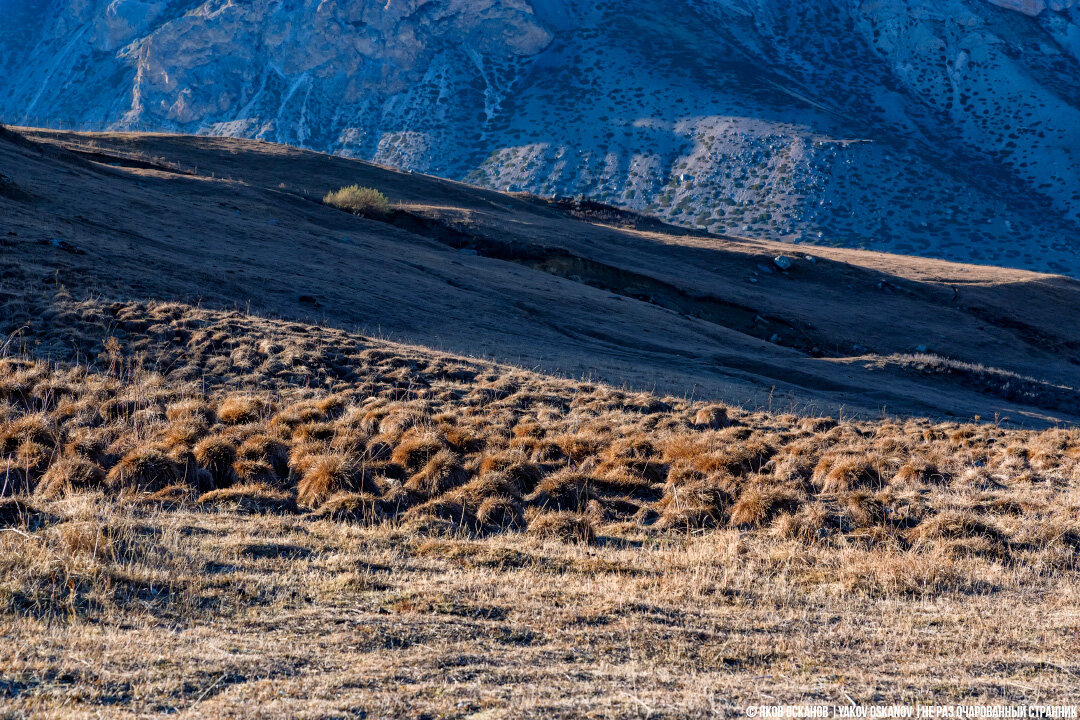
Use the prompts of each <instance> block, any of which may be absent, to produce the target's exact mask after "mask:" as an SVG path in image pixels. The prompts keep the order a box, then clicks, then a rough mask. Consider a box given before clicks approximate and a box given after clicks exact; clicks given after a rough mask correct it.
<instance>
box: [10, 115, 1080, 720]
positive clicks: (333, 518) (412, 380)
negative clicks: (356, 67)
mask: <svg viewBox="0 0 1080 720" xmlns="http://www.w3.org/2000/svg"><path fill="white" fill-rule="evenodd" d="M36 137H38V138H39V139H43V140H46V141H47V142H45V143H44V144H38V143H35V142H31V141H29V140H27V139H25V138H24V137H20V136H15V135H13V134H8V133H5V134H4V135H3V137H2V138H0V153H2V155H0V162H2V163H3V164H2V166H0V168H2V171H3V175H4V181H3V185H0V204H2V207H3V211H4V214H3V221H4V223H5V227H0V240H2V241H3V246H2V248H0V252H2V257H3V259H4V262H3V264H2V265H0V272H2V273H3V277H2V279H0V293H2V294H0V307H2V312H3V315H2V318H3V322H4V324H5V325H4V331H5V333H4V337H5V340H4V343H3V353H2V354H3V357H2V358H0V451H2V453H3V454H2V463H3V465H2V466H0V477H2V479H3V482H2V483H0V485H2V487H3V492H2V494H3V499H2V500H0V524H2V527H0V628H2V632H0V648H2V649H0V658H3V660H2V661H0V707H2V708H3V710H4V711H5V712H6V713H7V714H9V715H12V716H16V717H18V716H27V717H29V716H34V717H37V716H55V717H73V716H96V715H101V714H108V715H110V716H125V715H130V716H135V715H138V716H146V715H157V714H162V715H163V714H175V713H177V712H181V713H186V714H189V715H191V716H199V717H203V716H233V717H259V716H262V717H399V716H427V717H476V718H480V717H484V718H492V717H508V716H510V715H523V716H526V717H552V716H565V717H578V716H582V715H592V716H597V717H625V716H630V715H640V716H642V717H707V716H711V715H715V714H717V713H724V712H728V711H736V712H737V711H739V708H740V707H742V706H745V705H746V704H748V703H759V702H768V703H774V702H801V701H804V700H814V701H821V702H835V703H849V702H851V701H857V702H862V703H870V702H886V701H907V702H914V701H917V700H919V701H924V702H929V701H941V702H949V703H951V702H965V703H975V702H1024V701H1031V702H1034V701H1047V700H1060V701H1067V700H1073V701H1075V699H1076V697H1077V694H1078V693H1080V663H1078V662H1077V659H1076V655H1075V641H1076V637H1077V634H1078V632H1080V614H1078V613H1077V610H1076V607H1077V602H1076V598H1077V593H1078V591H1080V582H1078V580H1080V574H1078V569H1080V568H1078V560H1080V493H1078V488H1080V431H1077V430H1076V429H1075V428H1072V427H1071V423H1072V422H1073V421H1074V420H1075V417H1076V414H1077V412H1078V411H1077V405H1076V404H1075V402H1074V401H1073V398H1074V397H1075V392H1076V389H1075V388H1076V382H1075V377H1076V375H1075V371H1074V368H1075V367H1076V366H1075V365H1074V364H1073V363H1072V362H1071V360H1072V359H1073V353H1075V351H1076V339H1075V337H1074V335H1075V333H1076V332H1077V330H1076V328H1075V327H1073V326H1072V325H1071V324H1070V323H1069V322H1068V318H1069V317H1070V316H1071V315H1070V313H1073V312H1074V311H1075V308H1076V304H1075V298H1076V290H1077V284H1076V283H1075V282H1072V281H1068V280H1064V279H1061V278H1056V277H1049V276H1038V275H1031V274H1027V273H1020V272H1016V271H1001V270H996V269H992V268H979V267H973V266H972V267H958V266H953V265H948V264H945V263H938V262H931V261H926V260H913V259H908V258H890V257H888V256H882V255H874V254H869V253H856V252H850V251H847V252H845V251H830V252H829V253H828V254H820V255H818V256H817V257H816V258H815V260H814V262H811V261H810V260H808V259H806V258H805V257H804V256H802V255H795V254H794V253H792V250H791V248H789V247H785V246H781V245H776V244H769V243H757V242H752V241H746V240H735V239H730V238H721V237H714V236H695V235H687V234H683V233H679V232H678V231H675V230H672V229H671V228H668V227H665V226H663V225H659V224H657V223H655V222H653V221H651V220H649V219H648V218H641V217H636V216H627V215H625V214H622V213H618V212H616V211H612V210H610V209H608V208H604V207H600V206H595V205H591V204H589V203H585V202H569V201H567V202H548V201H543V200H538V199H535V198H529V197H516V196H504V195H498V194H495V193H488V192H482V191H476V190H474V189H472V188H468V187H466V186H461V185H455V184H452V183H445V182H442V181H437V180H434V179H432V178H426V177H419V176H411V175H407V174H400V173H394V172H390V171H387V170H384V169H381V168H377V167H374V166H370V165H366V164H363V163H358V162H353V161H348V160H342V159H338V158H331V157H327V156H321V155H314V154H311V153H300V152H297V151H291V150H287V149H284V148H278V147H274V146H268V145H261V144H257V143H249V142H239V141H225V140H212V141H210V140H201V139H189V138H172V137H158V136H154V137H146V136H142V137H138V136H67V135H65V136H57V135H52V134H38V135H36ZM76 151H77V152H76ZM196 168H197V169H196ZM353 182H357V183H358V184H360V185H364V186H373V187H377V188H378V189H380V190H382V191H383V192H385V193H386V194H387V195H388V196H389V197H390V198H391V200H393V201H395V202H396V203H398V205H397V208H396V209H395V210H393V211H392V212H391V213H390V214H389V215H387V216H386V217H383V218H381V219H378V220H375V219H365V218H359V217H355V216H351V215H348V214H346V213H343V212H341V211H338V210H334V209H332V208H328V207H325V206H323V205H321V204H320V203H319V202H318V199H319V198H322V197H323V196H324V195H325V194H326V192H327V191H328V190H330V189H336V188H337V187H340V186H343V185H347V184H352V183H353ZM462 250H466V251H468V252H462ZM779 254H787V255H788V256H789V257H790V258H791V259H792V267H791V268H790V269H789V270H788V271H786V272H782V271H781V270H780V268H779V267H778V266H776V265H775V264H774V263H772V258H773V257H775V256H777V255H779ZM759 266H760V267H759ZM766 269H768V271H766ZM750 280H755V281H756V282H750ZM248 302H250V303H251V306H250V309H249V307H248ZM875 312H877V313H878V315H877V316H876V318H875V317H874V313H875ZM363 327H367V328H369V331H366V332H365V331H364V330H362V329H358V328H363ZM380 328H381V330H382V332H381V333H379V332H376V333H372V332H371V330H378V329H380ZM766 332H772V334H774V335H777V336H779V337H778V338H772V337H771V336H770V337H769V338H764V339H763V338H762V335H763V334H764V333H766ZM968 332H970V335H965V333H968ZM781 333H784V335H782V336H781ZM394 335H400V336H408V337H410V338H418V339H421V340H423V341H424V343H425V344H431V345H439V346H441V348H442V349H440V350H435V349H431V348H430V347H424V346H422V345H411V344H403V343H401V342H398V341H395V340H393V339H388V338H387V337H386V336H394ZM942 336H944V337H942ZM785 338H786V341H785ZM917 341H919V342H918V344H925V345H926V347H923V348H918V347H909V345H911V346H915V345H916V342H917ZM856 344H858V345H859V348H858V349H856V348H855V347H854V346H855V345H856ZM980 348H981V349H983V350H984V351H985V352H984V354H983V355H979V352H978V351H979V349H980ZM451 351H453V352H451ZM484 354H486V355H490V356H494V358H495V359H496V360H517V361H518V362H517V363H516V366H515V365H511V364H503V363H501V362H496V361H493V360H492V359H490V358H484V357H477V356H480V355H484ZM525 363H528V364H529V365H532V364H539V365H541V367H543V368H545V369H553V370H556V369H557V370H559V371H561V375H560V374H543V373H540V372H537V371H536V370H530V369H523V368H522V367H521V365H523V364H525ZM586 371H591V372H592V373H593V374H594V375H597V376H599V378H601V379H607V380H611V381H616V382H619V381H624V382H625V383H626V384H625V385H624V386H622V387H619V386H616V385H613V384H610V383H605V382H602V381H601V380H599V379H592V378H589V379H575V378H580V376H581V374H582V373H583V372H586ZM680 383H682V384H681V385H680ZM695 384H696V389H695V390H694V392H693V394H691V393H690V392H689V388H691V387H694V385H695ZM644 387H650V388H651V387H655V388H656V389H657V390H660V391H662V392H652V391H645V390H643V389H642V388H644ZM740 393H744V397H745V402H743V403H742V404H741V405H735V404H731V403H730V402H728V403H725V402H722V401H721V400H722V399H724V398H727V399H732V398H735V397H739V396H740ZM841 394H842V397H843V400H842V403H843V405H844V407H840V405H841V401H840V400H838V399H837V398H838V397H839V396H840V395H841ZM770 395H771V398H770ZM770 405H771V407H770ZM881 405H885V409H886V410H888V411H889V412H888V413H887V414H883V413H882V408H881ZM946 413H954V414H955V415H957V416H963V417H964V418H965V419H964V420H963V421H961V420H959V419H952V420H950V419H947V417H946ZM976 413H978V414H981V415H982V419H981V420H976V419H974V418H972V417H970V415H973V414H976ZM995 414H997V415H998V417H997V418H996V421H992V420H994V419H995V418H994V415H995ZM1004 416H1008V418H1007V419H1005V418H1004ZM1021 425H1027V427H1021Z"/></svg>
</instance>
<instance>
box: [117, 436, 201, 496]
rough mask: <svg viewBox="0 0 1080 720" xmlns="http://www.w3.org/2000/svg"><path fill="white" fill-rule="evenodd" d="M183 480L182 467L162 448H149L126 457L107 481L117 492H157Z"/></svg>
mask: <svg viewBox="0 0 1080 720" xmlns="http://www.w3.org/2000/svg"><path fill="white" fill-rule="evenodd" d="M182 479H183V475H182V473H181V469H180V467H179V466H178V465H177V464H176V463H175V462H174V461H173V460H172V459H171V458H170V457H169V456H168V455H167V454H165V452H163V451H162V450H161V449H160V448H156V447H147V448H141V449H136V450H133V451H131V452H129V453H127V454H126V455H124V456H123V457H122V458H121V459H120V462H119V463H117V464H116V465H115V466H114V467H113V468H112V470H110V471H109V474H108V476H107V477H106V481H107V483H108V485H109V487H110V488H113V489H117V490H144V491H155V490H160V489H161V488H163V487H165V486H167V485H174V484H177V483H179V482H180V481H181V480H182Z"/></svg>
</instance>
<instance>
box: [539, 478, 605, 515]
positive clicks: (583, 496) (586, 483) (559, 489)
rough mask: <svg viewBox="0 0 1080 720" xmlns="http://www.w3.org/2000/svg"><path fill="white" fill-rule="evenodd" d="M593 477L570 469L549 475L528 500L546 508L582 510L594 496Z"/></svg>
mask: <svg viewBox="0 0 1080 720" xmlns="http://www.w3.org/2000/svg"><path fill="white" fill-rule="evenodd" d="M592 482H593V481H592V478H591V477H589V476H588V475H586V474H584V473H580V472H576V471H574V470H570V469H564V470H560V471H559V472H556V473H553V474H551V475H548V476H547V477H546V478H544V479H543V480H542V481H540V484H539V485H537V486H536V489H535V490H534V491H533V492H532V493H531V494H530V495H529V496H528V497H526V498H525V499H526V501H527V502H528V503H529V504H530V505H532V506H534V507H538V508H543V509H546V510H563V511H574V512H580V511H582V510H584V509H585V505H586V504H587V503H588V502H589V499H590V498H591V497H592V496H593V492H592Z"/></svg>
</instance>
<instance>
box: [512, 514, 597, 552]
mask: <svg viewBox="0 0 1080 720" xmlns="http://www.w3.org/2000/svg"><path fill="white" fill-rule="evenodd" d="M528 532H529V534H530V535H533V536H535V537H539V538H551V539H555V540H560V541H562V542H566V543H582V544H586V545H591V544H592V543H594V542H596V530H595V529H594V528H593V524H592V521H590V520H589V518H587V517H586V516H584V515H582V514H580V513H573V512H553V513H538V514H536V515H534V516H533V518H532V519H531V520H530V521H529V528H528Z"/></svg>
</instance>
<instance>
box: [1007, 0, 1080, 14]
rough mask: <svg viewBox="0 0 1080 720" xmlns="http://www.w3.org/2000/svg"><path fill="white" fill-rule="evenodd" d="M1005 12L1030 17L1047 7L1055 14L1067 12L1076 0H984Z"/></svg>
mask: <svg viewBox="0 0 1080 720" xmlns="http://www.w3.org/2000/svg"><path fill="white" fill-rule="evenodd" d="M986 1H987V2H989V3H992V4H994V5H997V6H998V7H1003V8H1005V9H1006V10H1016V11H1017V12H1022V13H1024V14H1025V15H1031V16H1032V17H1034V16H1036V15H1038V14H1039V13H1041V12H1042V11H1044V10H1046V8H1047V7H1049V8H1050V9H1051V10H1054V11H1055V12H1061V11H1062V10H1067V9H1069V8H1071V7H1073V6H1074V5H1076V2H1077V0H986Z"/></svg>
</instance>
